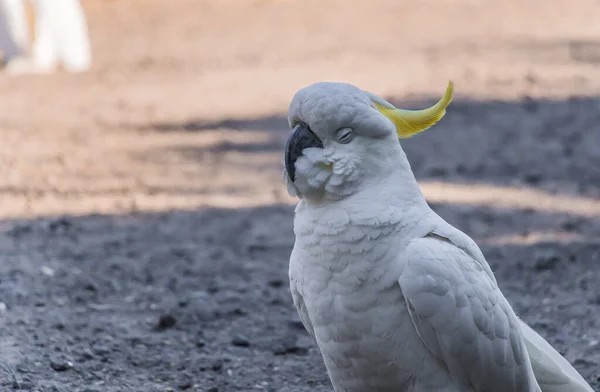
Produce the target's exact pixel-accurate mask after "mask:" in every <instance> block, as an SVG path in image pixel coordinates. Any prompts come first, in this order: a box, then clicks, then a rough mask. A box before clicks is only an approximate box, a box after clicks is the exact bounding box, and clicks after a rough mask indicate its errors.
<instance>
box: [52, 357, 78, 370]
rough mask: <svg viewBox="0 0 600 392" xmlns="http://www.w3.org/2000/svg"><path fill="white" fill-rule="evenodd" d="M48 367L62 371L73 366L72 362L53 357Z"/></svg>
mask: <svg viewBox="0 0 600 392" xmlns="http://www.w3.org/2000/svg"><path fill="white" fill-rule="evenodd" d="M50 367H51V368H52V369H54V370H55V371H57V372H64V371H66V370H69V369H71V368H72V367H73V363H72V362H69V361H65V360H62V359H53V360H51V361H50Z"/></svg>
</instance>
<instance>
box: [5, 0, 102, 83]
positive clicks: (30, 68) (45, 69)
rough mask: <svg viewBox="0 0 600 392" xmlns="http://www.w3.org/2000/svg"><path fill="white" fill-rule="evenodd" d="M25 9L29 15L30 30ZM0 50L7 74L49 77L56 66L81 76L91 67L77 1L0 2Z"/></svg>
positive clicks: (18, 0)
mask: <svg viewBox="0 0 600 392" xmlns="http://www.w3.org/2000/svg"><path fill="white" fill-rule="evenodd" d="M26 5H30V6H31V8H29V9H30V10H31V11H32V12H33V24H34V25H33V26H31V28H29V27H30V26H28V21H27V18H26V14H27V12H26ZM29 30H33V31H32V32H33V34H32V35H31V39H32V40H33V42H31V43H30V34H29V33H30V31H29ZM0 46H1V47H0V49H1V50H3V51H4V52H5V53H4V55H5V61H6V62H7V66H6V71H7V72H8V73H10V74H23V73H49V72H53V71H54V70H56V68H57V67H58V66H62V67H63V68H64V69H65V70H66V71H68V72H84V71H87V70H89V68H90V67H91V61H92V60H91V49H90V42H89V36H88V29H87V22H86V18H85V13H84V10H83V8H82V6H81V0H29V1H27V0H0Z"/></svg>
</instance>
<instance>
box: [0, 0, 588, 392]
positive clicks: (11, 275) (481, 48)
mask: <svg viewBox="0 0 600 392" xmlns="http://www.w3.org/2000/svg"><path fill="white" fill-rule="evenodd" d="M9 1H10V0H9ZM44 1H46V6H48V4H50V0H41V2H42V3H43V2H44ZM52 1H54V0H52ZM61 1H62V0H61ZM38 2H39V1H38ZM58 3H60V2H59V1H58V0H57V2H56V3H52V4H54V5H56V4H58ZM81 3H82V6H83V12H84V14H85V17H84V24H83V25H81V20H79V22H77V23H80V27H81V28H80V29H79V30H78V31H79V32H78V33H65V31H67V30H66V29H67V27H69V28H70V27H73V26H71V24H70V22H64V21H63V23H62V24H59V26H62V28H59V29H57V30H56V31H58V32H59V33H60V32H62V34H63V37H70V38H73V37H75V35H76V34H79V35H78V37H79V41H78V42H79V43H78V44H73V45H75V46H77V45H79V46H78V48H79V49H73V50H75V51H77V50H79V51H80V52H79V53H80V57H78V58H77V59H75V60H74V61H75V63H73V62H71V63H69V62H68V61H66V62H64V63H63V65H62V68H60V67H59V68H56V69H54V68H53V67H46V68H44V69H43V72H42V71H40V69H41V68H39V67H38V68H36V67H34V66H32V65H31V63H30V60H27V59H26V61H24V62H23V61H20V62H13V64H17V66H15V65H12V66H11V61H10V56H9V55H10V54H11V53H12V52H10V50H13V52H14V48H13V49H8V50H7V49H6V46H5V47H4V48H3V49H4V52H5V53H4V57H5V60H7V61H6V67H5V68H4V69H3V70H2V71H0V92H1V93H0V336H2V339H0V385H2V387H3V390H28V391H29V390H36V391H65V392H66V391H88V392H89V391H100V390H101V391H110V392H115V391H130V390H132V391H141V390H144V391H165V390H197V391H211V392H218V391H249V390H252V391H254V390H257V391H260V390H268V391H297V392H303V391H313V392H314V391H329V390H331V387H330V386H329V384H328V380H327V376H326V374H325V372H324V369H323V367H322V364H321V360H320V357H319V355H318V352H316V351H315V349H314V348H313V345H312V344H311V342H310V340H309V339H308V337H307V335H306V333H305V332H304V330H303V328H302V326H301V324H300V323H299V320H298V319H297V316H296V314H295V310H294V309H293V307H292V304H291V301H290V298H289V292H288V289H287V260H288V258H289V252H290V250H291V247H292V245H293V233H292V213H293V204H294V203H295V200H294V199H293V198H291V197H289V196H288V195H287V192H286V190H285V187H284V186H283V184H282V181H281V170H282V166H281V162H282V151H283V145H284V143H285V140H286V138H287V135H288V132H289V130H288V127H287V122H286V111H287V105H288V104H289V102H290V100H291V98H292V97H293V95H294V93H295V92H296V91H297V90H298V89H300V88H302V87H304V86H306V85H308V84H310V83H313V82H317V81H325V80H326V81H343V82H348V83H352V84H355V85H357V86H359V87H361V88H363V89H366V90H369V91H371V92H373V93H376V94H378V95H381V96H383V97H385V98H386V99H388V100H390V101H391V102H393V103H394V104H395V105H396V106H399V107H402V108H420V107H424V105H429V104H431V103H432V102H433V101H435V100H437V99H438V98H439V97H440V96H441V94H442V93H443V91H444V88H445V87H446V84H447V81H448V80H450V79H451V80H453V81H454V83H455V93H456V95H455V100H454V101H453V103H452V104H451V105H450V107H449V109H448V113H447V115H446V117H445V118H444V119H443V120H442V121H441V122H440V123H439V124H438V125H436V126H435V127H434V128H432V129H431V130H430V131H428V132H425V133H423V134H422V135H419V136H418V137H415V138H413V139H410V140H407V141H406V142H403V146H404V148H405V150H406V152H407V155H408V157H409V159H410V161H411V164H412V166H413V169H414V171H415V173H416V175H417V178H418V180H419V182H420V184H421V186H422V189H423V192H424V193H425V196H426V198H427V199H428V200H429V202H430V203H431V204H432V206H433V207H434V209H435V210H436V211H437V212H438V213H439V214H440V215H442V216H443V217H444V218H445V219H447V220H448V221H449V222H450V223H452V224H453V225H455V226H457V227H459V228H460V229H461V230H463V231H465V232H466V233H467V234H469V235H471V236H472V237H473V238H474V239H475V240H476V241H477V242H478V243H479V244H480V245H481V247H482V250H483V251H484V254H485V255H486V257H487V258H488V261H489V262H490V264H491V265H492V268H493V269H494V271H495V272H496V274H497V276H498V280H499V282H500V285H501V286H502V288H503V290H504V291H505V293H506V295H507V297H508V298H509V300H510V301H511V303H512V304H513V306H514V307H515V310H516V311H517V313H519V315H520V316H521V317H522V318H523V319H525V320H526V321H528V322H529V323H530V324H531V325H532V326H534V327H535V328H536V330H538V331H539V332H540V333H541V334H542V335H543V336H544V337H546V338H547V339H548V340H549V341H550V342H551V343H552V344H554V345H555V347H557V348H558V349H559V351H561V352H562V353H563V354H564V355H565V356H566V357H567V359H569V360H570V361H571V363H574V365H575V366H576V368H577V369H578V370H580V371H581V373H582V374H583V375H584V376H585V378H586V379H587V380H588V381H589V382H590V383H591V384H592V385H593V386H595V388H599V387H600V382H599V381H598V377H600V373H598V369H599V367H600V343H599V341H600V285H598V281H600V271H599V270H598V265H599V263H600V240H599V238H600V236H599V234H600V23H597V21H598V20H600V3H599V2H598V1H596V0H570V1H567V0H546V1H529V2H521V1H516V0H506V1H503V2H501V1H496V2H483V1H475V0H424V1H419V2H417V1H404V0H396V1H392V0H372V1H355V2H348V1H341V0H330V1H317V0H302V1H298V0H279V1H276V0H220V1H216V0H84V1H82V2H81ZM32 10H33V11H32ZM55 11H56V8H52V10H51V11H50V12H55ZM36 12H37V14H36ZM40 12H41V11H39V8H38V10H37V11H36V10H35V9H34V8H32V7H31V6H29V7H27V8H26V18H27V20H28V22H27V23H28V24H27V26H28V27H27V29H28V31H29V33H30V34H31V35H32V37H35V35H36V31H40V27H39V26H37V30H36V25H35V20H36V15H38V16H39V15H41V14H40ZM80 19H81V18H80ZM73 23H74V24H77V23H75V22H73ZM86 25H87V28H86ZM57 34H58V33H57ZM86 36H87V37H89V42H88V41H87V39H88V38H86ZM57 39H58V38H57ZM64 39H66V38H63V40H64ZM32 40H33V42H34V43H31V44H27V45H25V51H26V52H27V51H30V52H35V49H32V48H34V47H35V39H34V38H32ZM61 42H62V41H61ZM86 42H87V43H86ZM28 45H29V46H28ZM65 45H66V44H65ZM86 45H89V47H88V46H86ZM7 51H8V52H9V53H8V55H7ZM33 57H35V56H33ZM19 60H23V59H22V58H20V59H19ZM28 61H29V62H28ZM23 63H26V64H28V65H27V66H23V65H22V64H23ZM19 64H20V65H19ZM65 64H66V65H65ZM68 64H75V65H73V66H72V67H71V68H69V67H70V66H69V65H68ZM69 71H73V72H69ZM11 388H12V389H11Z"/></svg>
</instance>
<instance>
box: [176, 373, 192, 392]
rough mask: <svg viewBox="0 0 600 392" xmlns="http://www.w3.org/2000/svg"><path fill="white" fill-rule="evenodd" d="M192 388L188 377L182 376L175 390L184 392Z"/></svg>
mask: <svg viewBox="0 0 600 392" xmlns="http://www.w3.org/2000/svg"><path fill="white" fill-rule="evenodd" d="M191 387H192V380H190V378H189V377H188V376H184V377H182V378H181V380H179V381H178V382H177V388H179V390H180V391H185V390H186V389H190V388H191Z"/></svg>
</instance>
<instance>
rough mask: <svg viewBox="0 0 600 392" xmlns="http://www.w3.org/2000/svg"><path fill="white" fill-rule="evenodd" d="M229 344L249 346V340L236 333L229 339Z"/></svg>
mask: <svg viewBox="0 0 600 392" xmlns="http://www.w3.org/2000/svg"><path fill="white" fill-rule="evenodd" d="M231 344H233V345H234V346H237V347H248V346H250V341H249V340H248V339H247V338H245V337H244V336H242V335H236V336H234V337H233V339H231Z"/></svg>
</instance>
